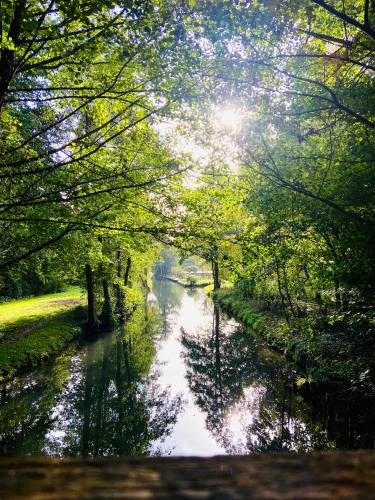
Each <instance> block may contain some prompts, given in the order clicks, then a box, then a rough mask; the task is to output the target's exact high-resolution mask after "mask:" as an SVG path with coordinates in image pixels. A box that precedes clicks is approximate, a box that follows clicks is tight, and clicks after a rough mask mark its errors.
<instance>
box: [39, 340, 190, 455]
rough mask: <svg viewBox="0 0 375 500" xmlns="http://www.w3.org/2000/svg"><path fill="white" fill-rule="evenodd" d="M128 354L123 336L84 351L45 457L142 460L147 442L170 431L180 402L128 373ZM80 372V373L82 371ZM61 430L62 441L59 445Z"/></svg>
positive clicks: (149, 381) (131, 369)
mask: <svg viewBox="0 0 375 500" xmlns="http://www.w3.org/2000/svg"><path fill="white" fill-rule="evenodd" d="M134 355H136V353H134V352H133V350H132V347H131V345H130V343H129V341H128V340H126V338H125V337H124V334H123V332H121V331H119V332H118V333H117V335H114V334H107V335H106V336H105V337H104V338H103V339H101V340H100V341H99V342H98V343H96V344H91V345H89V346H88V349H87V352H86V359H81V360H80V362H79V364H81V365H82V366H77V368H78V370H77V373H76V374H74V373H73V376H72V379H71V384H72V387H70V389H69V388H68V390H67V391H65V393H63V394H62V396H61V398H60V400H59V401H58V405H57V407H59V406H62V407H63V408H64V411H63V413H62V414H61V416H59V415H57V422H56V424H57V425H56V424H55V426H54V430H53V431H52V432H51V433H50V436H49V442H48V444H47V446H46V451H47V452H48V453H53V454H58V455H59V454H62V455H75V456H79V455H82V456H88V455H144V454H148V453H149V452H150V451H151V447H152V442H153V441H155V440H162V439H163V438H165V437H166V436H167V435H168V434H169V433H170V431H171V430H172V426H173V424H174V423H175V422H176V418H177V415H178V413H179V411H180V407H181V401H180V398H173V399H171V398H170V395H169V392H168V390H161V389H160V388H159V387H158V385H157V384H156V383H155V381H154V380H152V379H147V378H145V377H143V376H139V374H138V373H137V372H136V370H134V364H133V357H134ZM82 367H85V369H84V370H83V371H81V370H82ZM59 430H60V431H61V430H63V432H64V434H63V439H61V440H60V439H59Z"/></svg>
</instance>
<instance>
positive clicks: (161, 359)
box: [0, 281, 375, 456]
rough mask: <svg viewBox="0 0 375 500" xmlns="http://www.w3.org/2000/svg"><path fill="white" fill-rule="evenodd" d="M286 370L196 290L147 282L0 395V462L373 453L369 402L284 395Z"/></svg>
mask: <svg viewBox="0 0 375 500" xmlns="http://www.w3.org/2000/svg"><path fill="white" fill-rule="evenodd" d="M294 375H295V370H294V367H293V366H292V365H291V364H290V363H288V362H287V361H286V360H285V359H284V358H283V357H282V356H279V355H277V354H275V353H274V352H272V351H270V350H268V349H267V348H266V347H265V346H264V345H262V344H261V343H260V341H259V340H257V339H255V338H254V337H253V336H252V335H251V334H250V333H249V332H246V331H244V329H243V328H242V327H241V326H240V325H239V324H238V323H236V322H235V321H234V320H231V319H228V318H226V317H224V316H222V315H221V313H219V311H218V310H217V309H216V308H215V307H214V305H213V303H212V301H211V299H210V298H208V297H207V296H206V295H205V294H204V292H203V291H202V290H188V289H184V288H182V287H180V286H178V285H176V284H174V283H171V282H168V281H155V282H154V284H153V291H152V293H151V294H150V296H149V300H148V302H147V304H146V306H145V309H144V310H142V311H138V312H137V314H136V315H135V318H134V319H133V320H132V321H131V322H129V324H128V325H127V326H126V327H125V328H124V329H120V328H119V329H116V330H114V331H113V332H109V333H107V334H103V335H101V336H100V337H99V338H97V339H95V340H94V341H92V342H89V343H86V344H84V345H81V346H75V347H71V348H70V350H69V352H68V353H65V354H64V355H62V356H59V357H57V358H55V359H53V360H51V361H49V362H48V363H46V364H45V365H44V366H42V367H39V368H37V369H35V370H33V371H31V372H29V373H27V374H25V375H21V376H19V377H17V378H16V379H14V380H13V381H12V382H10V383H8V384H7V385H6V386H3V387H2V388H0V391H1V392H0V454H1V455H56V456H92V455H141V454H151V455H170V454H171V455H200V456H205V455H215V454H225V453H231V454H234V453H251V452H257V451H266V450H280V449H285V450H291V451H307V450H311V449H324V448H332V447H339V448H356V447H370V448H371V447H373V446H374V438H375V435H374V429H373V427H374V426H373V417H374V407H373V406H371V405H373V403H372V402H371V403H369V402H368V401H359V402H358V401H354V400H353V398H347V397H343V396H342V395H339V396H335V395H332V394H328V393H324V394H319V395H318V396H317V395H314V396H309V397H308V398H307V399H309V404H308V403H307V402H306V399H303V398H302V396H301V395H300V394H296V391H295V389H294V386H293V383H292V380H293V377H294Z"/></svg>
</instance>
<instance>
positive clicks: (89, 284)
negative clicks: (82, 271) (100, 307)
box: [86, 264, 99, 332]
mask: <svg viewBox="0 0 375 500" xmlns="http://www.w3.org/2000/svg"><path fill="white" fill-rule="evenodd" d="M86 288H87V325H86V326H87V330H88V331H89V332H97V331H98V329H99V321H98V317H97V314H96V304H95V289H94V278H93V272H92V268H91V266H90V264H86Z"/></svg>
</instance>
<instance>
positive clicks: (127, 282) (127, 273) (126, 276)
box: [124, 257, 132, 286]
mask: <svg viewBox="0 0 375 500" xmlns="http://www.w3.org/2000/svg"><path fill="white" fill-rule="evenodd" d="M131 265H132V260H131V258H130V257H128V260H127V261H126V268H125V274H124V285H125V286H131V283H130V269H131Z"/></svg>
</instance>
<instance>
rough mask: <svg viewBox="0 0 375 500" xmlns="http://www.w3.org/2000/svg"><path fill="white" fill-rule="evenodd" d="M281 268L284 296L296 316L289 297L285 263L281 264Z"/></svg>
mask: <svg viewBox="0 0 375 500" xmlns="http://www.w3.org/2000/svg"><path fill="white" fill-rule="evenodd" d="M282 269H283V277H284V284H285V293H286V298H287V300H288V304H289V306H290V310H291V311H292V314H293V316H294V317H296V311H295V309H294V306H293V302H292V298H291V296H290V293H289V287H288V279H287V277H286V270H285V264H283V266H282Z"/></svg>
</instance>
